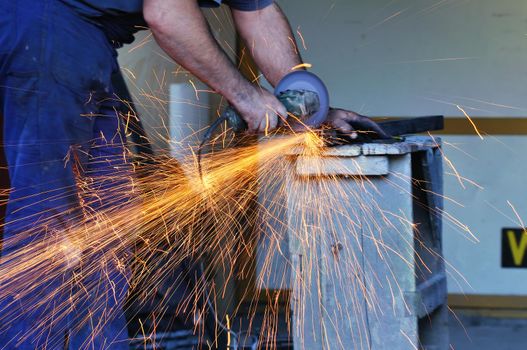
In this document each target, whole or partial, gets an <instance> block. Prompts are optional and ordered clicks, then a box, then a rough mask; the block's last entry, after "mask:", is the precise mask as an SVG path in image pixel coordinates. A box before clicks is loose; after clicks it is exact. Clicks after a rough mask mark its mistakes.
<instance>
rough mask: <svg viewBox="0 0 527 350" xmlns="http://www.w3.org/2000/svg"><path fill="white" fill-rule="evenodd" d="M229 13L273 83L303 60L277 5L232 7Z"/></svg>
mask: <svg viewBox="0 0 527 350" xmlns="http://www.w3.org/2000/svg"><path fill="white" fill-rule="evenodd" d="M232 16H233V18H234V23H235V24H236V28H237V30H238V33H239V34H240V36H241V37H242V39H243V40H244V42H245V45H246V46H247V47H248V49H249V51H250V52H251V55H252V57H253V58H254V60H255V62H256V64H257V65H258V68H259V69H260V70H261V71H262V73H263V74H264V76H265V77H266V78H267V80H268V81H269V82H270V83H271V84H272V85H273V86H276V84H278V82H279V81H280V79H282V77H283V76H284V75H286V74H287V73H289V72H291V68H293V67H294V66H296V65H298V64H300V63H301V62H302V60H301V58H300V55H299V54H298V49H297V45H296V42H295V37H294V36H293V33H292V32H291V27H290V25H289V22H288V21H287V18H286V17H285V15H284V14H283V12H282V10H281V9H280V7H279V6H278V5H277V4H273V5H270V6H267V7H265V8H263V9H261V10H258V11H239V10H232Z"/></svg>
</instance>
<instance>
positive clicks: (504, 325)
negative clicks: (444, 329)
mask: <svg viewBox="0 0 527 350" xmlns="http://www.w3.org/2000/svg"><path fill="white" fill-rule="evenodd" d="M455 314H456V316H457V318H458V319H459V320H458V319H456V316H454V315H450V320H449V329H450V343H451V344H452V349H453V350H520V349H527V337H526V335H527V319H525V318H513V317H507V318H502V317H500V318H497V317H489V316H486V315H481V314H476V313H473V312H470V311H465V310H456V311H455Z"/></svg>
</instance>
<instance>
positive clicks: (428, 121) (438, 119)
mask: <svg viewBox="0 0 527 350" xmlns="http://www.w3.org/2000/svg"><path fill="white" fill-rule="evenodd" d="M443 120H444V117H443V116H442V115H434V116H426V117H416V118H404V119H399V120H388V121H384V122H379V123H378V124H379V126H380V127H381V128H382V129H383V130H384V131H385V132H386V133H387V134H389V135H391V136H399V135H408V134H419V133H422V132H427V131H436V130H442V129H443V127H444V122H443Z"/></svg>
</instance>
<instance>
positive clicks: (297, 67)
mask: <svg viewBox="0 0 527 350" xmlns="http://www.w3.org/2000/svg"><path fill="white" fill-rule="evenodd" d="M311 67H313V65H312V64H311V63H300V64H297V65H296V66H294V67H293V68H291V70H297V69H299V68H311Z"/></svg>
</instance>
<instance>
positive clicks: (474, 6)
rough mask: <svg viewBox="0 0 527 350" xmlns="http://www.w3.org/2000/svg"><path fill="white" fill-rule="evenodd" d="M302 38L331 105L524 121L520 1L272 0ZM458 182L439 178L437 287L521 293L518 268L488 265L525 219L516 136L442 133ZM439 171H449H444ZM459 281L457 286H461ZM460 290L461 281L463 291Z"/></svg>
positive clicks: (525, 165) (526, 186) (526, 27)
mask: <svg viewBox="0 0 527 350" xmlns="http://www.w3.org/2000/svg"><path fill="white" fill-rule="evenodd" d="M279 2H280V4H281V6H282V8H283V9H284V11H285V12H286V14H287V15H288V16H289V18H290V21H291V24H292V26H293V29H294V30H295V31H296V30H297V29H299V31H300V32H301V33H302V36H303V37H304V39H305V42H306V46H307V50H304V51H303V56H304V60H305V61H306V62H309V63H312V64H313V69H312V70H313V71H314V72H316V73H317V74H319V75H320V76H321V77H322V78H323V79H324V80H325V82H326V84H327V85H328V88H329V89H330V93H331V99H332V104H333V105H334V106H343V107H346V108H349V109H354V110H357V111H360V112H363V113H365V114H368V115H373V116H383V115H386V116H410V115H427V114H444V115H446V116H458V117H462V116H463V114H462V113H461V111H460V110H459V109H458V108H457V107H456V104H457V105H460V106H461V107H462V108H464V109H465V110H466V112H467V113H469V115H471V116H480V117H491V116H509V117H524V116H525V115H526V114H527V1H525V0H500V1H496V0H442V1H440V0H398V1H397V0H382V1H381V0H368V1H363V0H353V1H350V0H334V1H302V0H283V1H279ZM444 140H445V146H444V149H445V154H446V156H447V157H448V158H449V159H450V160H451V161H452V163H453V165H454V166H455V167H456V169H457V171H458V172H459V173H460V175H461V176H464V177H466V178H468V179H470V180H474V181H476V182H477V183H478V184H479V185H481V186H483V189H479V188H478V187H477V186H473V185H470V184H469V183H467V182H465V188H463V187H461V186H460V184H459V182H458V181H457V179H456V178H455V177H453V176H452V175H446V176H445V194H446V196H448V197H450V198H452V199H453V200H455V201H457V202H459V203H460V205H461V206H460V205H457V204H455V203H454V202H453V201H449V200H447V201H446V210H447V212H448V213H449V214H450V215H452V216H453V217H455V218H456V219H458V220H459V221H460V222H461V223H462V224H464V225H467V226H468V228H469V229H470V230H471V231H472V233H473V234H474V236H475V238H473V237H471V236H470V234H468V232H466V231H464V230H463V229H460V228H458V227H457V226H455V225H453V224H452V223H451V222H450V221H448V220H445V230H444V250H445V256H446V259H447V261H448V262H449V263H451V264H452V265H453V266H454V267H455V268H457V269H458V271H459V273H460V275H461V276H463V277H461V276H460V275H458V274H457V273H455V272H454V270H453V269H451V272H452V275H451V276H450V278H449V291H450V292H452V293H462V292H464V293H468V294H472V293H473V294H527V270H526V269H517V270H511V269H508V270H506V269H502V268H501V267H500V263H501V261H500V244H501V242H500V234H501V228H502V227H507V226H513V227H516V226H517V227H519V226H520V223H519V222H518V220H517V219H516V218H515V215H514V213H513V211H512V209H511V207H510V206H509V205H508V204H507V200H509V201H510V202H511V203H512V204H513V206H514V207H515V209H516V210H517V211H518V213H519V214H520V216H522V217H523V220H524V221H526V222H527V196H526V195H525V193H526V192H527V191H526V190H527V183H526V182H525V181H524V180H523V174H525V173H526V171H527V155H526V152H525V150H526V149H527V139H526V137H524V136H508V137H505V136H497V137H495V138H493V137H486V138H485V139H484V140H480V139H479V138H478V137H475V136H455V137H453V136H451V137H448V136H447V137H444ZM445 171H446V172H449V173H452V172H453V170H452V169H450V168H449V166H448V165H447V164H445ZM500 211H501V212H502V213H503V214H502V213H500ZM463 278H465V279H466V280H467V281H468V284H467V283H465V282H464V281H463ZM469 284H470V286H469Z"/></svg>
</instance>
